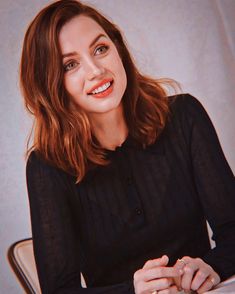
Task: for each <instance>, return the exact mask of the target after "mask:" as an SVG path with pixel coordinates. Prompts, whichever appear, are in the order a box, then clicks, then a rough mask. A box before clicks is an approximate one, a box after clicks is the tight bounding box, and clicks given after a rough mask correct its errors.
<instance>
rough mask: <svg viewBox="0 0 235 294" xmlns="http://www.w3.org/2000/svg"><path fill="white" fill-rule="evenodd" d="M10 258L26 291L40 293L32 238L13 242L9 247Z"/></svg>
mask: <svg viewBox="0 0 235 294" xmlns="http://www.w3.org/2000/svg"><path fill="white" fill-rule="evenodd" d="M8 260H9V262H10V265H11V267H12V269H13V271H14V273H15V274H16V276H17V278H18V279H19V282H20V284H21V286H22V287H23V288H24V290H25V291H26V293H36V294H40V293H41V290H40V285H39V281H38V275H37V270H36V264H35V259H34V253H33V243H32V238H28V239H23V240H20V241H18V242H15V243H14V244H12V245H11V246H10V248H9V249H8Z"/></svg>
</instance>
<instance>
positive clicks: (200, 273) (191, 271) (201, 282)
mask: <svg viewBox="0 0 235 294" xmlns="http://www.w3.org/2000/svg"><path fill="white" fill-rule="evenodd" d="M174 266H175V267H177V268H180V269H183V270H184V273H183V274H182V276H181V278H180V281H179V280H178V281H177V284H178V286H181V288H182V289H183V290H185V291H190V290H193V291H196V292H197V293H199V294H201V293H204V292H206V291H209V290H211V289H212V288H214V286H216V285H217V284H219V282H220V277H219V275H218V274H217V273H216V272H215V271H214V270H213V268H212V267H211V266H210V265H209V264H207V263H205V262H204V261H203V260H202V259H201V258H191V257H189V256H184V257H182V258H181V259H178V260H177V262H176V263H175V265H174Z"/></svg>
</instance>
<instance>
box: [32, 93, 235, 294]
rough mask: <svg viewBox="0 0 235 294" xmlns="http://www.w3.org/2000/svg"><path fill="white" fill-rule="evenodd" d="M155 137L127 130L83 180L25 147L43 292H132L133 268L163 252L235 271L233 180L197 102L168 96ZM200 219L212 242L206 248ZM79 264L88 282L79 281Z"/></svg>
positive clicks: (223, 273) (226, 273)
mask: <svg viewBox="0 0 235 294" xmlns="http://www.w3.org/2000/svg"><path fill="white" fill-rule="evenodd" d="M169 99H170V100H171V101H172V103H171V106H170V108H171V114H170V116H169V119H168V122H167V124H166V127H165V129H164V131H163V133H162V134H161V136H160V138H159V139H157V141H156V142H155V143H154V144H153V145H151V146H150V147H147V148H146V149H143V148H142V147H141V146H140V145H139V144H137V143H136V142H135V141H134V140H133V139H132V138H131V137H130V136H128V137H127V139H126V141H125V142H124V143H123V144H122V146H121V147H118V148H116V150H115V151H107V156H109V157H110V158H111V160H112V163H111V164H110V165H109V166H106V167H100V166H99V167H97V168H96V169H94V170H92V171H90V172H89V173H88V174H87V175H86V176H85V178H84V179H83V180H82V182H81V183H80V184H75V178H74V177H72V176H70V175H68V174H66V173H65V172H63V171H62V170H60V169H58V168H55V167H53V166H51V165H49V164H48V163H46V162H45V161H43V160H42V159H40V157H39V156H38V155H36V153H35V152H32V153H31V155H30V158H29V160H28V162H27V185H28V194H29V201H30V209H31V221H32V233H33V242H34V250H35V259H36V264H37V270H38V275H39V280H40V285H41V288H42V291H43V293H91V294H92V293H112V294H114V293H121V294H125V293H134V288H133V274H134V272H135V271H136V270H138V269H140V268H142V267H143V265H144V263H145V262H146V261H147V260H149V259H154V258H158V257H160V256H162V255H163V254H167V255H168V256H169V258H170V265H172V264H174V263H175V261H176V259H177V258H180V257H182V256H184V255H188V256H191V257H201V258H202V259H203V260H204V261H205V262H206V263H208V264H210V265H211V266H212V267H213V268H214V270H215V271H216V272H217V273H218V274H219V275H220V277H221V279H222V280H224V279H226V278H228V277H229V276H231V275H233V274H235V213H234V212H235V181H234V176H233V174H232V171H231V169H230V167H229V165H228V163H227V161H226V159H225V157H224V154H223V152H222V149H221V147H220V144H219V141H218V138H217V135H216V132H215V130H214V127H213V125H212V123H211V121H210V119H209V117H208V115H207V113H206V112H205V110H204V108H203V107H202V105H201V104H200V102H199V101H198V100H196V98H194V97H192V96H190V95H189V94H182V95H178V96H177V97H176V99H175V100H173V98H169ZM206 219H207V220H208V222H209V223H210V226H211V227H212V230H213V239H214V240H215V241H216V245H217V246H216V248H215V249H210V244H209V240H208V234H207V227H206ZM80 271H81V272H82V273H83V275H84V278H85V280H86V284H87V287H88V288H87V289H84V288H81V285H80Z"/></svg>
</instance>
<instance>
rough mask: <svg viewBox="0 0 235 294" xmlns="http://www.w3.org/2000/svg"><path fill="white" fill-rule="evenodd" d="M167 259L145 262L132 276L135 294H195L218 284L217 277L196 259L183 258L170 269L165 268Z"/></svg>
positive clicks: (164, 257) (209, 267)
mask: <svg viewBox="0 0 235 294" xmlns="http://www.w3.org/2000/svg"><path fill="white" fill-rule="evenodd" d="M168 262H169V258H168V257H167V256H166V255H163V256H162V257H161V258H157V259H153V260H148V261H147V262H146V263H145V264H144V266H143V268H141V269H139V270H137V271H136V272H135V273H134V288H135V293H136V294H156V293H157V294H175V293H179V292H180V291H182V290H184V291H185V292H186V293H190V291H192V290H193V291H196V292H197V293H198V294H201V293H204V292H206V291H209V290H211V289H212V288H213V287H214V286H216V285H217V284H218V283H219V282H220V277H219V275H218V274H217V273H216V272H215V271H214V270H213V268H212V267H211V266H210V265H208V264H207V263H205V262H204V261H203V260H202V259H200V258H191V257H189V256H184V257H182V258H181V259H178V260H177V262H176V263H175V265H174V266H172V267H169V266H167V264H168Z"/></svg>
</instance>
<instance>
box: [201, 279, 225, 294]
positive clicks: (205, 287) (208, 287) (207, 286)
mask: <svg viewBox="0 0 235 294" xmlns="http://www.w3.org/2000/svg"><path fill="white" fill-rule="evenodd" d="M219 282H220V277H219V276H217V275H216V276H213V277H212V276H209V277H208V278H207V279H206V281H205V282H204V283H203V284H202V285H201V287H200V288H199V289H198V290H197V293H198V294H201V293H204V292H206V291H209V290H211V289H212V288H214V287H215V286H216V285H217V284H219Z"/></svg>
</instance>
